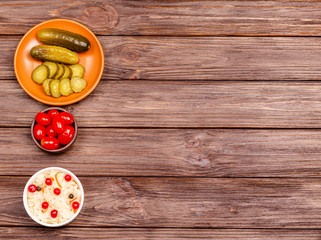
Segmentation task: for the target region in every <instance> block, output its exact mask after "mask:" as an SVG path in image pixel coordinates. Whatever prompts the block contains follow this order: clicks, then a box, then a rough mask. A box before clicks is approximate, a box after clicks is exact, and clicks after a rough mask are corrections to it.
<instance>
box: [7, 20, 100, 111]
mask: <svg viewBox="0 0 321 240" xmlns="http://www.w3.org/2000/svg"><path fill="white" fill-rule="evenodd" d="M55 21H64V22H72V23H74V24H76V25H79V26H81V27H83V28H85V29H86V30H87V31H88V32H89V33H90V34H91V35H92V36H93V38H94V39H95V40H96V41H97V45H98V48H99V52H100V53H101V56H102V67H101V69H100V72H99V76H98V80H97V81H96V82H95V84H94V85H93V87H92V88H91V89H90V90H89V91H88V92H87V93H85V94H84V95H82V96H80V97H79V98H76V99H73V100H69V101H66V102H58V103H53V102H50V101H47V100H43V99H41V98H40V97H37V96H35V95H33V94H31V93H30V92H29V91H28V89H27V88H26V87H25V86H24V85H23V84H22V82H21V81H20V78H19V77H18V74H17V58H18V50H19V49H20V46H21V44H22V42H23V41H24V39H25V38H26V37H27V36H28V35H29V34H30V32H32V31H33V30H34V29H35V28H37V27H39V26H41V25H44V24H46V23H49V22H55ZM104 66H105V56H104V50H103V47H102V46H101V43H100V42H99V40H98V38H97V36H96V35H95V34H94V33H93V32H92V31H91V30H90V29H89V28H88V27H86V26H85V25H83V24H81V23H80V22H77V21H75V20H71V19H65V18H54V19H50V20H46V21H43V22H41V23H39V24H36V25H35V26H33V27H32V28H30V29H29V30H28V31H27V32H26V33H25V34H24V35H23V37H22V38H21V39H20V41H19V43H18V45H17V47H16V50H15V53H14V58H13V68H14V73H15V76H16V78H17V81H18V83H19V85H20V86H21V88H22V89H23V90H24V91H25V92H26V93H27V94H28V95H29V96H30V97H31V98H33V99H35V100H37V101H38V102H41V103H44V104H47V105H51V106H65V105H70V104H73V103H76V102H79V101H81V100H83V99H84V98H86V97H87V96H88V95H89V94H91V93H92V92H93V91H94V90H95V89H96V87H97V85H98V84H99V82H100V80H101V78H102V75H103V72H104Z"/></svg>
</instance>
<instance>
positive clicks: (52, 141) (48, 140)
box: [40, 137, 59, 150]
mask: <svg viewBox="0 0 321 240" xmlns="http://www.w3.org/2000/svg"><path fill="white" fill-rule="evenodd" d="M40 143H41V146H42V147H43V148H45V149H48V150H55V149H56V148H58V146H59V141H58V139H57V138H53V137H44V138H43V139H41V142H40Z"/></svg>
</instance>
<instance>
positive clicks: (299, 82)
mask: <svg viewBox="0 0 321 240" xmlns="http://www.w3.org/2000/svg"><path fill="white" fill-rule="evenodd" d="M320 14H321V2H319V1H314V0H310V1H301V0H296V1H288V0H282V1H276V0H275V1H250V0H248V1H247V0H239V1H151V0H150V1H147V0H146V1H133V0H132V1H131V0H109V1H103V0H99V1H90V0H89V1H73V0H70V1H62V0H56V1H45V0H25V1H18V0H10V1H9V0H2V1H1V2H0V21H1V24H0V34H1V35H0V49H1V54H0V79H1V88H0V100H1V101H0V112H1V114H0V141H1V144H0V156H1V159H0V175H1V176H0V193H1V195H0V238H1V239H4V238H8V239H14V238H20V239H68V238H70V239H74V238H79V239H133V240H138V239H186V238H189V239H252V240H254V239H255V240H261V239H291V240H292V239H300V240H301V239H314V240H317V239H320V237H321V178H320V177H321V131H320V130H321V128H320V125H321V83H320V81H319V80H320V79H321V39H320V38H319V37H320V36H321V21H320ZM53 18H68V19H73V20H77V21H79V22H81V23H83V24H85V25H87V26H88V27H89V28H90V29H92V30H93V31H94V33H95V34H96V35H97V36H98V38H99V40H100V42H101V43H102V45H103V48H104V52H105V61H106V65H105V71H104V74H103V78H102V81H101V82H100V84H99V85H98V87H97V88H96V90H95V91H94V92H93V93H92V94H91V95H90V96H88V97H87V98H86V99H84V100H83V101H81V102H79V103H77V104H73V105H70V106H66V109H67V110H68V111H71V112H72V113H73V114H74V115H75V117H76V118H77V120H78V123H79V126H80V129H79V135H78V136H79V137H78V139H77V141H76V143H75V145H74V146H73V148H72V149H71V150H69V151H68V152H66V153H64V154H61V155H50V154H46V153H45V152H43V151H41V150H40V149H38V148H37V147H36V146H35V144H34V143H33V142H32V139H31V136H30V124H31V121H32V119H33V117H34V115H35V114H36V113H37V112H38V111H40V110H42V109H44V108H46V106H45V105H43V104H40V103H38V102H37V101H35V100H33V99H31V98H30V97H29V96H28V95H27V94H26V93H25V92H24V91H23V90H22V89H21V87H20V86H19V84H18V82H17V81H16V78H15V75H14V69H13V55H14V51H15V48H16V46H17V44H18V41H19V40H20V39H21V37H22V35H23V34H24V33H25V32H26V31H27V30H28V29H30V28H31V27H32V26H34V25H35V24H38V23H40V22H42V21H45V20H48V19H53ZM57 27H58V26H57ZM49 166H60V167H64V168H67V169H69V170H71V171H73V172H74V173H75V174H76V175H78V176H79V178H80V180H81V181H82V183H83V185H84V189H85V194H86V196H85V204H84V207H83V210H82V211H81V213H80V215H79V216H78V218H77V219H76V220H75V221H74V222H72V223H71V224H69V225H68V226H67V227H64V228H58V229H49V228H43V227H40V226H39V225H37V224H36V223H34V222H33V221H32V220H31V219H30V218H29V217H28V216H27V214H26V212H25V210H24V208H23V204H22V191H23V188H24V185H25V183H26V182H27V180H28V178H29V177H30V176H31V175H32V174H34V173H35V172H36V171H38V170H39V169H42V168H44V167H49Z"/></svg>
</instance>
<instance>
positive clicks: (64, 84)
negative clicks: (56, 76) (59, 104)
mask: <svg viewBox="0 0 321 240" xmlns="http://www.w3.org/2000/svg"><path fill="white" fill-rule="evenodd" d="M60 93H61V95H63V96H68V95H69V94H71V93H73V91H72V89H71V83H70V79H68V78H64V79H61V80H60Z"/></svg>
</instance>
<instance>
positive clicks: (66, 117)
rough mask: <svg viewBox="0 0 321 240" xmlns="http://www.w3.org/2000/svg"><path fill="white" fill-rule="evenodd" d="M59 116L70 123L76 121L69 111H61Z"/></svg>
mask: <svg viewBox="0 0 321 240" xmlns="http://www.w3.org/2000/svg"><path fill="white" fill-rule="evenodd" d="M59 116H60V117H61V118H62V119H63V120H64V122H65V123H66V124H68V125H70V124H72V123H73V122H74V118H73V117H72V115H71V114H70V113H67V112H61V113H60V114H59Z"/></svg>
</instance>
